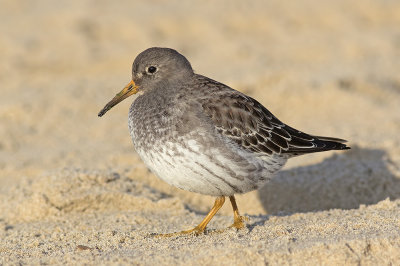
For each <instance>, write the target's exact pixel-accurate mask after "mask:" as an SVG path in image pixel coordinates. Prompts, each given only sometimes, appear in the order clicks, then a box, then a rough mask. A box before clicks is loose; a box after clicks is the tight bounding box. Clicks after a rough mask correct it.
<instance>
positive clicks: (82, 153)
mask: <svg viewBox="0 0 400 266" xmlns="http://www.w3.org/2000/svg"><path fill="white" fill-rule="evenodd" d="M0 18H1V23H0V59H1V60H0V93H1V97H0V264H2V265H3V264H4V265H6V264H39V263H42V264H48V263H49V264H65V263H67V264H84V263H87V264H99V263H100V264H117V263H118V264H121V263H122V264H147V265H150V264H155V263H161V264H187V265H194V264H211V263H213V264H217V265H232V264H233V265H239V264H251V265H264V264H273V265H274V264H294V265H297V264H325V265H334V264H368V265H370V264H379V265H382V264H399V263H400V252H399V250H400V220H399V218H400V217H399V216H400V199H399V198H400V75H399V71H400V2H399V1H397V0H382V1H361V0H360V1H345V0H339V1H308V0H303V1H291V2H290V3H289V2H284V1H278V0H275V1H261V0H260V1H248V2H246V1H219V2H218V3H217V2H214V1H198V2H196V1H162V0H159V1H150V0H149V1H141V2H139V1H119V2H111V1H15V0H12V1H11V0H10V1H7V0H1V1H0ZM151 46H164V47H171V48H175V49H177V50H178V51H180V52H181V53H183V54H184V55H185V56H186V57H187V58H188V59H189V60H190V61H191V63H192V66H193V67H194V69H195V71H196V72H197V73H201V74H204V75H206V76H209V77H211V78H213V79H216V80H219V81H221V82H223V83H226V84H228V85H230V86H232V87H234V88H235V89H238V90H240V91H242V92H244V93H246V94H249V95H251V96H252V97H254V98H256V99H258V100H259V101H260V102H261V103H262V104H264V105H265V106H266V107H267V108H269V109H270V111H272V112H273V113H274V114H275V115H277V116H278V117H279V118H280V119H281V120H283V121H284V122H287V123H288V124H289V125H291V126H293V127H295V128H298V129H300V130H303V131H305V132H308V133H311V134H316V135H327V136H335V137H341V138H345V139H348V140H349V144H350V145H351V146H352V150H350V151H346V152H337V153H336V152H327V153H322V154H315V155H309V156H304V157H299V158H296V159H293V160H292V161H291V162H290V163H289V164H288V165H287V166H286V167H285V169H284V170H283V171H281V172H280V173H279V174H278V175H277V177H276V179H275V180H274V181H273V182H271V183H270V184H269V185H267V186H266V187H264V188H263V189H261V190H260V191H255V192H252V193H248V194H246V195H243V196H239V197H238V205H239V209H240V210H241V212H242V213H243V214H246V215H247V216H248V217H249V218H250V221H249V222H248V225H247V229H245V230H242V231H240V232H236V231H234V230H227V231H226V232H224V233H221V234H213V233H212V229H216V228H224V227H226V226H227V225H229V224H230V222H231V219H232V213H231V209H230V206H229V204H226V206H225V207H224V208H223V209H222V211H221V212H220V213H219V215H217V216H216V217H215V218H214V219H213V221H212V222H211V224H210V225H209V229H211V230H210V233H209V234H207V235H203V236H199V237H181V238H173V239H155V238H153V237H149V236H148V234H149V233H153V232H171V231H178V230H184V229H188V228H190V227H192V226H194V225H196V224H197V223H199V222H200V221H201V219H202V218H203V215H204V214H205V213H206V212H207V211H208V210H209V209H210V208H211V206H212V203H213V198H211V197H207V196H202V195H197V194H193V193H188V192H184V191H180V190H178V189H175V188H173V187H170V186H168V185H167V184H165V183H163V182H162V181H160V180H158V179H157V178H156V177H155V176H154V175H153V174H151V173H150V172H149V171H148V170H147V169H146V167H145V166H144V164H143V163H142V162H141V161H140V159H139V158H138V156H137V155H136V153H135V151H134V150H133V146H132V144H131V139H130V136H129V132H128V129H127V113H128V108H129V105H130V104H131V102H132V100H133V98H131V99H128V100H126V101H124V102H123V103H121V104H120V105H118V106H117V107H115V108H114V109H112V110H111V111H110V112H109V113H107V115H106V116H105V117H103V118H101V119H100V118H98V117H97V113H98V111H99V110H100V109H101V108H102V107H103V106H104V104H105V103H106V102H108V100H109V99H111V97H113V96H114V95H115V93H117V92H118V91H119V90H120V89H121V88H122V87H123V86H124V85H125V84H126V83H127V82H128V81H129V80H130V73H131V69H130V68H131V64H132V61H133V59H134V58H135V56H136V55H137V54H138V53H139V52H141V51H142V50H144V49H146V48H148V47H151Z"/></svg>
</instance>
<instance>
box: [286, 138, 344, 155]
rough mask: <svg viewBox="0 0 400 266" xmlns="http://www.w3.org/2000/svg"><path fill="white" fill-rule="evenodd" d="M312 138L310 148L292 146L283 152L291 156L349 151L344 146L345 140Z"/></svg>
mask: <svg viewBox="0 0 400 266" xmlns="http://www.w3.org/2000/svg"><path fill="white" fill-rule="evenodd" d="M312 137H313V138H314V140H312V141H310V142H311V143H312V145H313V146H312V147H295V146H292V147H290V148H289V150H287V151H285V153H291V154H293V155H300V154H306V153H314V152H322V151H330V150H349V149H350V147H349V146H347V145H346V144H344V142H347V140H344V139H338V138H331V137H321V136H312ZM311 143H310V144H311ZM289 145H290V144H289Z"/></svg>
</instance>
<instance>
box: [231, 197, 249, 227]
mask: <svg viewBox="0 0 400 266" xmlns="http://www.w3.org/2000/svg"><path fill="white" fill-rule="evenodd" d="M229 199H230V200H231V204H232V209H233V224H232V225H231V226H229V228H232V227H235V228H236V229H242V228H243V227H245V223H244V222H245V221H247V220H248V219H247V218H246V217H244V216H240V214H239V209H238V207H237V205H236V199H235V196H229Z"/></svg>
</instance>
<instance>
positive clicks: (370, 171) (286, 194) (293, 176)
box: [258, 147, 400, 215]
mask: <svg viewBox="0 0 400 266" xmlns="http://www.w3.org/2000/svg"><path fill="white" fill-rule="evenodd" d="M398 168H399V166H396V165H395V164H394V163H393V162H391V161H390V159H389V158H388V155H387V154H386V152H385V151H383V150H377V149H363V148H358V147H354V148H352V150H350V151H348V152H345V153H341V154H339V155H338V154H335V155H333V156H331V157H329V158H327V159H325V160H324V161H322V162H321V163H318V164H315V165H310V166H303V167H297V168H293V169H289V170H285V171H281V172H279V173H278V174H277V176H276V177H275V178H274V179H273V180H272V181H271V182H270V183H268V184H267V185H266V186H264V187H263V188H261V189H260V190H259V191H258V196H259V198H260V201H261V203H262V206H263V207H264V209H265V210H266V212H267V213H268V214H274V215H276V214H278V215H279V214H282V213H286V214H288V213H297V212H310V211H322V210H329V209H354V208H358V207H359V206H360V205H362V204H364V205H370V204H375V203H377V202H379V201H381V200H384V199H386V198H390V199H397V198H400V175H399V172H400V171H399V169H398ZM395 174H396V175H397V177H396V175H395Z"/></svg>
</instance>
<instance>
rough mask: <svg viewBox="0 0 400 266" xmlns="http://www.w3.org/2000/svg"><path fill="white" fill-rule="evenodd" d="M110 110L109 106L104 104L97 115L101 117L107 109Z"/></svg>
mask: <svg viewBox="0 0 400 266" xmlns="http://www.w3.org/2000/svg"><path fill="white" fill-rule="evenodd" d="M108 110H110V107H108V106H105V107H104V108H103V109H102V110H101V111H100V112H99V113H98V114H97V116H98V117H102V116H103V115H104V114H105V113H107V111H108Z"/></svg>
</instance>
